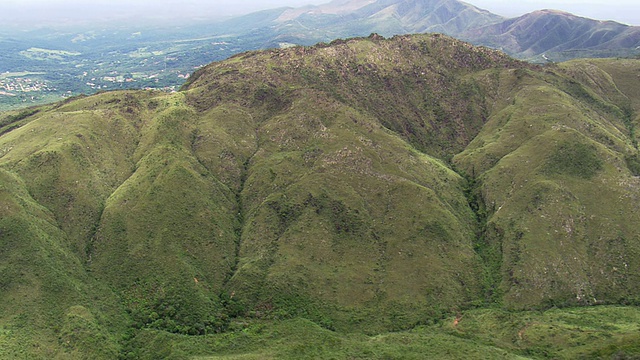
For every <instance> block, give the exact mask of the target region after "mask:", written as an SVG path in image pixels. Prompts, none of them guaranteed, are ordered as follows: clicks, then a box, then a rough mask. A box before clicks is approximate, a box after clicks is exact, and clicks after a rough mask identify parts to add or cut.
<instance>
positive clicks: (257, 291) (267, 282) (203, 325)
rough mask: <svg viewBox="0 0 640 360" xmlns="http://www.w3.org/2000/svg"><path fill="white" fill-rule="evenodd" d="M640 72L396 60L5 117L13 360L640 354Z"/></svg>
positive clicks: (254, 58)
mask: <svg viewBox="0 0 640 360" xmlns="http://www.w3.org/2000/svg"><path fill="white" fill-rule="evenodd" d="M639 72H640V61H638V60H629V59H627V60H612V59H608V60H579V61H574V62H568V63H564V64H561V65H549V66H544V67H543V66H537V65H532V64H529V63H526V62H522V61H518V60H514V59H512V58H510V57H508V56H506V55H505V54H504V53H501V52H498V51H494V50H490V49H487V48H481V47H474V46H472V45H470V44H468V43H464V42H461V41H459V40H455V39H453V38H450V37H447V36H444V35H412V36H408V35H407V36H397V37H394V38H391V39H384V38H383V37H381V36H379V35H371V36H369V37H367V38H356V39H349V40H337V41H334V42H332V43H331V44H320V45H316V46H312V47H294V48H290V49H275V50H268V51H260V52H258V51H255V52H247V53H242V54H239V55H236V56H234V57H232V58H230V59H228V60H225V61H222V62H217V63H213V64H211V65H209V66H207V67H204V68H202V69H200V70H198V71H197V72H196V73H195V74H194V75H193V76H191V78H190V79H189V81H188V83H187V84H186V85H185V86H184V87H183V89H182V90H181V91H179V92H176V93H170V94H167V93H163V92H153V91H121V92H105V93H100V94H96V95H93V96H86V97H84V96H83V97H77V98H73V99H68V100H67V101H64V102H60V103H56V104H52V105H47V106H43V107H38V108H31V109H27V110H24V111H22V112H14V113H8V114H5V115H4V116H3V117H2V118H1V119H0V134H2V135H1V136H0V151H1V153H0V176H1V177H2V182H0V184H1V188H0V199H1V200H0V214H1V216H0V259H1V260H2V261H1V262H0V264H1V265H0V281H1V282H0V345H2V346H0V357H3V358H25V357H28V358H105V359H109V358H114V357H121V358H143V359H144V358H149V359H151V358H172V357H173V358H190V357H196V356H198V357H200V358H211V359H213V358H300V357H308V358H314V357H315V358H317V357H336V358H354V357H355V358H388V357H416V358H418V357H421V356H424V354H425V353H431V354H433V355H434V356H433V357H434V358H447V357H450V356H452V354H460V356H462V355H461V354H467V356H471V357H481V356H490V357H491V358H516V357H519V356H521V357H538V356H547V357H577V356H592V357H599V356H611V355H616V354H618V355H620V356H626V355H630V356H631V355H637V354H638V353H640V349H638V348H637V344H638V340H639V339H638V334H637V326H635V327H634V325H633V324H634V322H633V321H634V320H633V319H637V318H639V317H640V313H639V312H638V311H637V308H636V307H634V306H628V305H633V304H637V303H638V299H639V295H640V281H638V280H639V279H638V278H639V277H640V273H639V272H638V269H639V268H640V251H639V250H638V249H640V243H639V242H640V230H639V229H638V228H637V226H636V224H638V222H639V221H640V219H639V217H640V213H639V212H638V196H639V194H640V192H639V189H638V187H639V186H640V182H639V180H638V179H639V177H638V175H640V156H639V155H638V149H637V141H636V134H635V129H636V126H637V123H638V115H637V114H638V111H639V110H640V88H639V87H638V83H637V81H635V80H634V79H635V78H636V77H637V74H638V73H639ZM595 305H598V306H595ZM625 305H627V306H625ZM581 307H583V308H581ZM547 309H552V310H550V311H547V312H543V311H544V310H547ZM553 339H565V340H566V341H563V342H560V343H556V342H554V341H555V340H553ZM558 344H561V345H558ZM474 354H475V355H474Z"/></svg>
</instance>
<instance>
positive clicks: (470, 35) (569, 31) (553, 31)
mask: <svg viewBox="0 0 640 360" xmlns="http://www.w3.org/2000/svg"><path fill="white" fill-rule="evenodd" d="M461 38H463V39H466V40H469V41H471V42H473V43H476V44H482V45H486V46H490V47H493V48H499V49H501V50H504V51H506V52H507V53H509V54H513V55H515V56H518V57H519V58H524V59H535V60H537V61H540V60H543V59H546V60H553V61H564V60H570V59H573V58H584V57H615V56H618V55H631V54H636V53H637V49H638V47H640V27H637V26H628V25H623V24H619V23H616V22H614V21H598V20H592V19H587V18H582V17H578V16H575V15H573V14H569V13H566V12H562V11H556V10H540V11H535V12H532V13H529V14H526V15H523V16H521V17H518V18H514V19H508V20H505V21H503V22H500V23H497V24H492V25H487V26H484V27H478V28H474V29H470V30H468V31H466V32H463V33H462V34H461Z"/></svg>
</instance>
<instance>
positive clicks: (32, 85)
mask: <svg viewBox="0 0 640 360" xmlns="http://www.w3.org/2000/svg"><path fill="white" fill-rule="evenodd" d="M55 90H56V89H54V88H51V87H49V85H48V84H47V83H46V82H44V81H42V80H34V79H30V78H5V79H0V93H2V94H4V95H12V94H13V95H15V93H20V92H22V93H28V92H39V91H55Z"/></svg>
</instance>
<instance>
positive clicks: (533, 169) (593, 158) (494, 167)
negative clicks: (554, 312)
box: [454, 60, 640, 308]
mask: <svg viewBox="0 0 640 360" xmlns="http://www.w3.org/2000/svg"><path fill="white" fill-rule="evenodd" d="M598 64H602V65H603V67H602V68H600V67H598ZM639 65H640V64H639V63H638V61H626V60H620V61H617V62H614V61H611V60H609V61H603V62H597V61H588V62H575V63H568V64H564V65H562V66H561V67H560V68H549V69H548V70H547V72H545V73H534V72H529V71H515V72H513V73H511V74H509V75H507V74H504V75H505V77H504V78H503V82H502V85H501V89H500V91H501V92H502V93H503V94H505V95H504V98H502V99H500V100H499V101H500V102H502V104H504V106H501V107H499V108H498V109H496V110H497V111H494V112H492V115H491V116H490V120H489V121H488V122H487V124H486V125H485V127H484V129H483V131H481V132H480V134H479V135H478V137H476V138H475V139H474V140H473V141H472V142H471V144H470V145H469V146H468V147H467V149H465V151H464V152H462V153H461V154H458V155H456V157H455V158H454V163H455V164H456V166H458V167H460V168H462V169H464V170H465V171H466V172H468V173H473V174H475V175H477V176H478V177H479V182H480V185H479V187H478V193H477V196H478V197H479V198H480V199H482V202H483V203H484V204H485V208H483V209H482V210H483V211H484V212H485V214H486V217H487V224H486V229H485V232H484V236H483V239H482V241H483V246H485V247H486V248H487V250H486V251H487V253H488V254H491V255H492V256H494V257H495V258H498V259H500V262H501V266H500V267H499V269H498V270H497V271H498V273H499V276H497V278H496V284H495V291H496V292H497V293H498V294H499V296H503V299H502V300H503V301H504V303H505V305H508V306H511V307H516V308H522V307H525V308H526V307H531V306H536V305H538V304H543V303H547V304H553V305H566V304H575V303H578V304H601V303H608V302H611V301H617V300H616V299H627V300H623V301H635V300H631V299H636V298H637V293H638V290H639V289H638V274H637V272H636V271H634V270H633V269H634V268H635V267H636V266H637V265H636V264H637V262H638V261H639V260H638V259H639V253H638V246H639V245H640V244H639V243H638V241H639V237H638V233H637V228H636V227H635V226H634V225H633V224H635V223H637V222H638V220H639V218H638V216H639V215H640V214H639V213H638V205H637V204H638V202H637V200H638V194H639V190H640V188H639V186H640V183H639V182H638V177H637V175H638V172H637V167H636V165H635V161H636V159H637V156H638V155H637V154H638V150H637V141H636V139H635V128H636V126H637V124H638V118H637V115H635V114H637V111H638V110H639V109H638V107H637V94H638V93H637V90H638V88H637V85H634V86H629V83H628V81H627V80H626V78H628V77H629V76H634V75H633V74H635V73H636V72H637V71H638V70H639V69H640V68H639ZM605 69H606V70H605ZM622 69H624V70H622ZM608 71H609V72H608ZM623 74H624V75H623ZM514 84H518V85H517V86H516V87H513V85H514ZM618 84H621V85H623V84H626V85H627V86H626V87H621V88H619V87H618ZM622 89H623V90H622ZM507 94H508V95H507Z"/></svg>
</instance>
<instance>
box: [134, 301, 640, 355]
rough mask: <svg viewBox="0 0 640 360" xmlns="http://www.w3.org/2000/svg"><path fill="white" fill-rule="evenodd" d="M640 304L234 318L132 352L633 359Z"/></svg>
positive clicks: (637, 351) (142, 340) (154, 339)
mask: <svg viewBox="0 0 640 360" xmlns="http://www.w3.org/2000/svg"><path fill="white" fill-rule="evenodd" d="M639 324H640V309H639V308H638V307H635V306H597V307H583V308H568V309H550V310H547V311H522V312H509V311H504V310H499V309H476V310H470V311H467V312H464V313H461V314H459V315H458V316H457V317H447V318H444V319H442V320H441V321H439V322H437V323H435V324H430V325H423V326H419V327H417V328H415V329H412V330H407V331H402V332H394V333H386V334H380V335H369V336H368V335H364V334H359V333H339V332H333V331H330V330H327V329H324V328H321V327H320V326H318V325H316V324H315V323H313V322H311V321H308V320H306V319H299V318H298V319H289V320H284V321H282V320H276V319H273V320H264V321H250V322H242V321H237V322H235V323H234V326H233V327H235V330H233V331H232V332H229V333H224V334H215V335H207V336H199V337H190V336H184V335H175V334H169V333H166V332H160V331H152V330H145V331H142V332H140V333H138V334H137V336H136V337H134V338H133V339H132V340H131V342H130V343H129V344H128V345H129V349H128V350H126V351H128V357H127V354H125V357H127V358H141V359H154V358H176V359H182V358H191V359H202V360H204V359H425V358H427V359H545V358H547V359H614V358H615V359H636V358H637V357H638V356H640V331H639V330H640V325H639Z"/></svg>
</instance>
